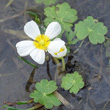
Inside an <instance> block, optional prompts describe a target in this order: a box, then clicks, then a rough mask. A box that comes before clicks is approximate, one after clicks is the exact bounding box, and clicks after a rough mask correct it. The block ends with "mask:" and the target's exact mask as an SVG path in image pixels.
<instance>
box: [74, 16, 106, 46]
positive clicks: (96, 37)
mask: <svg viewBox="0 0 110 110" xmlns="http://www.w3.org/2000/svg"><path fill="white" fill-rule="evenodd" d="M75 31H76V36H77V38H78V39H79V40H83V39H85V38H86V37H87V36H88V37H89V40H90V42H91V43H92V44H97V43H103V42H104V41H105V37H104V35H105V34H106V33H107V27H106V26H104V24H103V23H102V22H96V20H95V19H93V17H92V16H88V17H87V18H86V19H84V21H79V22H78V23H77V24H75Z"/></svg>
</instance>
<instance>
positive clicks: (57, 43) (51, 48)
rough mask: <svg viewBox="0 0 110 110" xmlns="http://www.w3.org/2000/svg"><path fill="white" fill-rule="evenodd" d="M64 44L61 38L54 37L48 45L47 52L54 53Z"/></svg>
mask: <svg viewBox="0 0 110 110" xmlns="http://www.w3.org/2000/svg"><path fill="white" fill-rule="evenodd" d="M64 45H65V42H64V41H63V40H61V39H60V38H56V39H55V40H54V41H51V42H50V44H49V46H48V52H49V51H53V52H54V53H57V52H59V51H60V49H61V47H62V46H64Z"/></svg>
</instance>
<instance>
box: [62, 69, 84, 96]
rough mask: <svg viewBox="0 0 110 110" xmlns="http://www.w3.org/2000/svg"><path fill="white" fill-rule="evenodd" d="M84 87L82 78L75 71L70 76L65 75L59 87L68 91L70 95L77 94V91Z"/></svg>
mask: <svg viewBox="0 0 110 110" xmlns="http://www.w3.org/2000/svg"><path fill="white" fill-rule="evenodd" d="M83 86H84V82H83V79H82V76H81V75H79V73H78V72H77V71H75V72H74V73H72V74H67V75H66V76H65V77H63V78H62V84H61V87H62V88H64V89H65V90H69V92H70V93H72V92H73V93H74V94H77V93H78V91H79V90H80V89H81V88H82V87H83Z"/></svg>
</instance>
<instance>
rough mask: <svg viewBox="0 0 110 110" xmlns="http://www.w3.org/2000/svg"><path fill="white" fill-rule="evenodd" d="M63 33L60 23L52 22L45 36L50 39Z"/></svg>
mask: <svg viewBox="0 0 110 110" xmlns="http://www.w3.org/2000/svg"><path fill="white" fill-rule="evenodd" d="M60 32H61V26H60V24H59V23H58V22H52V23H50V24H49V25H48V27H47V29H46V32H45V35H46V36H48V37H49V38H50V39H53V38H54V37H56V36H58V35H59V34H60Z"/></svg>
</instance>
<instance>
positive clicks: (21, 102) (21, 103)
mask: <svg viewBox="0 0 110 110" xmlns="http://www.w3.org/2000/svg"><path fill="white" fill-rule="evenodd" d="M28 103H29V101H20V102H16V104H18V105H24V104H28Z"/></svg>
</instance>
